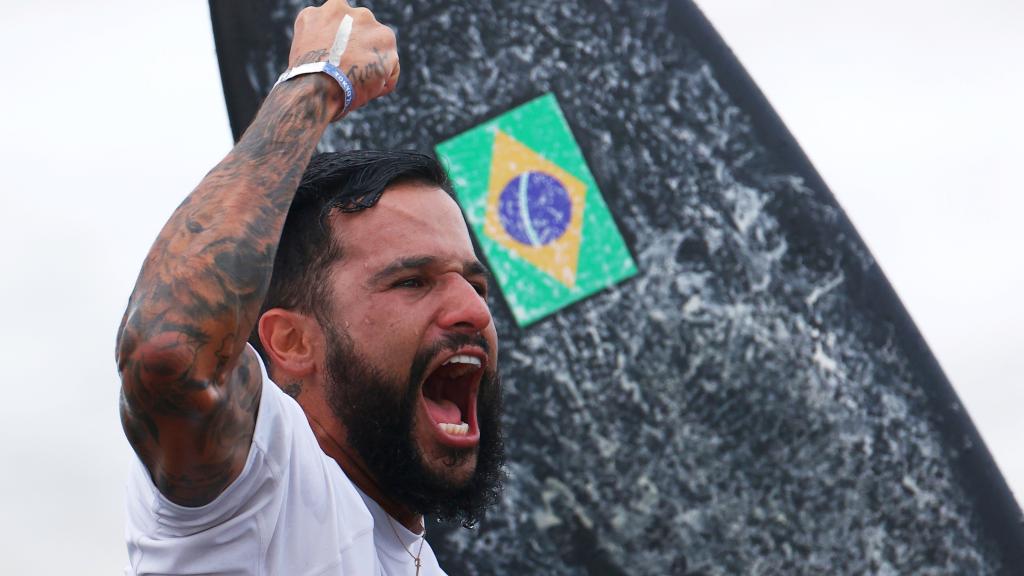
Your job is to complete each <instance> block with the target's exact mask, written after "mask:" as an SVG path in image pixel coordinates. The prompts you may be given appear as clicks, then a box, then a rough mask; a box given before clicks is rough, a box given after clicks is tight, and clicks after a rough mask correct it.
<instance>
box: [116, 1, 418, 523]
mask: <svg viewBox="0 0 1024 576" xmlns="http://www.w3.org/2000/svg"><path fill="white" fill-rule="evenodd" d="M346 15H348V16H351V18H352V20H351V25H352V28H351V33H350V35H349V41H348V43H347V46H346V48H345V50H344V52H343V54H342V57H341V61H340V65H339V67H340V68H341V69H342V70H346V71H348V70H353V69H356V70H358V72H359V73H358V74H350V76H351V77H352V78H351V80H352V82H353V83H355V99H354V100H353V101H352V103H351V105H350V108H349V110H353V109H355V108H358V107H359V106H361V105H363V104H365V103H366V102H368V101H369V100H372V99H373V98H375V97H377V96H380V95H382V94H386V93H387V92H390V91H391V90H392V89H393V88H394V85H395V82H396V81H397V79H398V55H397V52H396V49H395V36H394V33H393V32H392V31H391V30H390V29H389V28H387V27H386V26H383V25H381V24H379V23H377V22H376V20H375V19H374V17H373V15H372V14H371V13H370V12H369V11H368V10H366V9H365V8H351V7H349V6H348V5H347V4H346V3H345V2H344V1H343V0H329V1H328V2H327V3H326V4H324V5H323V6H322V7H319V8H306V9H304V10H303V11H302V12H300V13H299V17H298V18H297V19H296V22H295V35H294V40H293V41H292V49H291V54H290V56H289V64H290V66H291V67H295V66H298V65H300V64H304V63H307V62H318V61H325V60H327V59H328V57H329V52H330V51H331V48H332V46H335V45H336V43H335V40H336V38H337V37H338V36H339V35H340V36H344V32H342V33H341V34H339V28H342V27H341V23H342V21H343V19H344V18H345V16H346ZM345 28H347V24H346V26H345V27H344V28H342V29H343V30H344V29H345ZM335 52H337V51H335ZM344 100H345V96H344V92H343V90H342V89H341V86H340V85H339V83H338V82H337V81H335V80H334V79H333V78H331V77H330V76H328V75H327V74H324V73H312V74H306V75H301V76H296V77H294V78H292V79H290V80H288V81H286V82H284V83H282V84H280V85H278V86H277V87H276V88H275V89H274V90H273V91H271V93H270V95H269V96H268V97H267V99H266V101H265V102H264V104H263V106H262V107H261V108H260V111H259V113H258V114H257V115H256V118H255V119H254V120H253V123H252V124H251V125H250V126H249V128H248V130H246V132H245V134H244V135H243V136H242V139H241V140H240V141H239V142H238V144H237V145H236V146H235V147H234V149H232V150H231V152H230V153H229V154H228V155H227V156H226V157H225V158H224V160H222V161H221V162H220V163H219V164H218V165H217V166H216V167H215V168H214V169H213V170H211V171H210V173H209V174H207V175H206V177H205V178H204V179H203V181H202V182H201V183H200V184H199V186H198V187H197V188H196V189H195V190H194V191H193V192H192V193H191V194H190V195H189V196H188V198H186V199H185V201H184V202H183V203H182V204H181V206H179V207H178V209H177V210H176V211H175V212H174V214H173V215H172V216H171V218H170V220H168V222H167V224H166V225H164V228H163V230H162V231H161V232H160V235H159V236H158V237H157V239H156V242H155V243H154V244H153V247H152V248H151V249H150V251H149V255H148V256H147V257H146V261H145V263H144V264H143V266H142V271H141V272H140V274H139V278H138V280H137V282H136V285H135V290H134V291H133V292H132V296H131V299H130V300H129V302H128V309H127V310H126V311H125V315H124V319H123V320H122V324H121V328H120V331H119V333H118V338H117V366H118V371H119V373H120V375H121V420H122V423H123V425H124V430H125V434H126V435H127V436H128V440H129V442H130V443H131V445H132V447H133V448H134V449H135V451H136V453H137V454H138V455H139V458H140V459H141V460H142V462H143V463H144V464H145V465H146V467H147V468H148V469H149V473H150V475H151V476H152V478H153V481H154V483H155V484H156V486H157V487H158V488H159V489H160V491H161V492H162V493H163V494H164V495H165V496H167V497H168V498H169V499H170V500H172V501H174V502H176V503H179V504H183V505H187V506H199V505H202V504H205V503H208V502H210V501H212V500H213V499H214V498H216V497H217V495H218V494H220V493H221V492H222V491H223V490H224V489H225V488H226V487H227V486H228V485H229V484H230V483H231V482H232V481H233V480H234V479H235V478H236V477H237V476H238V474H239V473H240V472H241V470H242V467H243V465H244V464H245V460H246V457H247V455H248V452H249V445H250V442H251V439H252V433H253V429H254V426H255V421H256V411H257V409H258V404H259V397H260V389H261V378H260V370H259V367H258V365H257V363H256V358H255V356H254V355H253V354H252V352H251V351H250V352H247V351H246V347H245V341H246V338H247V337H248V335H249V332H250V331H251V329H252V327H253V325H254V324H255V323H256V320H257V314H258V313H259V310H260V306H261V304H262V302H263V298H264V295H265V293H266V289H267V286H268V284H269V282H270V274H271V270H272V267H273V262H274V254H275V252H276V249H277V243H278V240H279V238H280V236H281V229H282V227H283V226H284V220H285V216H286V214H287V211H288V207H289V206H290V205H291V201H292V197H293V195H294V193H295V189H296V188H297V187H298V183H299V179H300V177H301V175H302V172H303V170H304V169H305V167H306V164H307V163H308V162H309V159H310V157H311V155H312V153H313V150H314V148H315V147H316V144H317V142H318V141H319V139H320V136H321V134H322V133H323V131H324V129H325V128H326V126H327V125H328V124H329V123H330V122H331V121H333V120H335V119H337V118H338V117H339V116H341V114H342V110H343V106H344Z"/></svg>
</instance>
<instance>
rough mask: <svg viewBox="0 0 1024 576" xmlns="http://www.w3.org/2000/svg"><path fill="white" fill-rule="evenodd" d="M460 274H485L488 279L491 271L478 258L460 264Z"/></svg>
mask: <svg viewBox="0 0 1024 576" xmlns="http://www.w3.org/2000/svg"><path fill="white" fill-rule="evenodd" d="M462 275H463V276H486V277H487V278H488V279H490V278H491V271H490V270H488V269H487V266H484V265H483V264H482V263H480V261H479V260H467V261H466V262H465V263H463V264H462Z"/></svg>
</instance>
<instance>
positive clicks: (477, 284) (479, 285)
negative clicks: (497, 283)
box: [473, 282, 487, 296]
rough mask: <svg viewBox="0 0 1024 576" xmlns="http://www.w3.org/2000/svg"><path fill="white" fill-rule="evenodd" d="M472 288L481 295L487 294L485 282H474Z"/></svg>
mask: <svg viewBox="0 0 1024 576" xmlns="http://www.w3.org/2000/svg"><path fill="white" fill-rule="evenodd" d="M473 288H474V289H475V290H476V293H477V294H479V295H481V296H487V284H484V283H482V282H474V283H473Z"/></svg>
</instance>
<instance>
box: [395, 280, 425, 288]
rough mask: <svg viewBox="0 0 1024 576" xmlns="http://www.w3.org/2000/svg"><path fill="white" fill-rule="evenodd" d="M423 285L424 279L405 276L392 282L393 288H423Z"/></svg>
mask: <svg viewBox="0 0 1024 576" xmlns="http://www.w3.org/2000/svg"><path fill="white" fill-rule="evenodd" d="M423 286H424V283H423V280H421V279H420V278H403V279H401V280H399V281H398V282H395V283H394V284H392V287H393V288H422V287H423Z"/></svg>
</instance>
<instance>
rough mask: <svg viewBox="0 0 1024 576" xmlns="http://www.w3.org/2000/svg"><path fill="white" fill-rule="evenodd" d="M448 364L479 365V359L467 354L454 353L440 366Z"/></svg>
mask: <svg viewBox="0 0 1024 576" xmlns="http://www.w3.org/2000/svg"><path fill="white" fill-rule="evenodd" d="M449 364H472V365H473V366H480V359H479V358H477V357H476V356H470V355H468V354H456V355H455V356H452V357H451V358H449V359H448V360H446V361H445V363H444V364H442V366H447V365H449Z"/></svg>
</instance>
